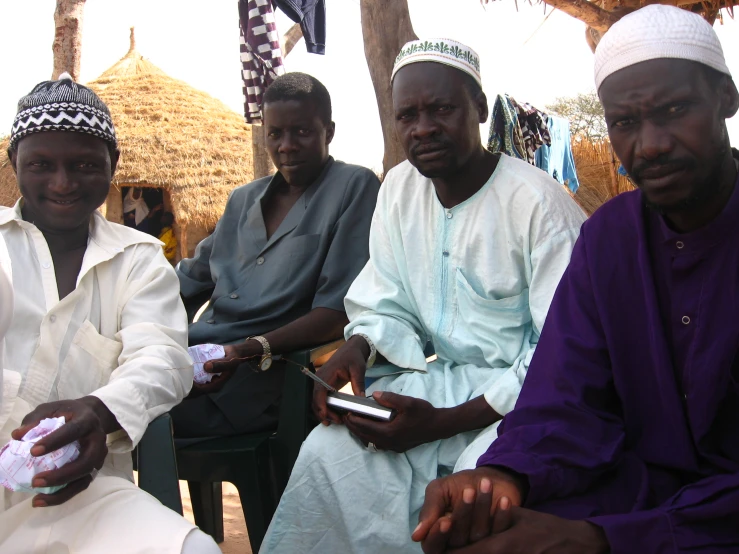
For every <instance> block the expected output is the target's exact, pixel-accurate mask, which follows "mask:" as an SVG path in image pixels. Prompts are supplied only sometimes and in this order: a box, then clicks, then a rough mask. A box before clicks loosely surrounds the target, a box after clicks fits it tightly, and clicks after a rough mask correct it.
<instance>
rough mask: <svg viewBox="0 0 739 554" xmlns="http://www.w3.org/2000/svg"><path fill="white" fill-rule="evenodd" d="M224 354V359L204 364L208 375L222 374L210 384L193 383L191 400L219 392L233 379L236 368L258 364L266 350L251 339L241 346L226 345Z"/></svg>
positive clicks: (214, 377)
mask: <svg viewBox="0 0 739 554" xmlns="http://www.w3.org/2000/svg"><path fill="white" fill-rule="evenodd" d="M223 352H224V354H223V358H216V359H214V360H208V361H207V362H205V363H204V364H203V369H204V370H205V371H206V372H207V373H220V375H214V376H213V378H212V379H211V380H210V381H209V382H208V383H193V384H192V390H191V391H190V394H189V395H188V397H189V398H195V397H198V396H201V395H203V394H210V393H212V392H218V391H219V390H221V389H222V388H223V385H225V384H226V382H227V381H228V380H229V379H230V378H231V377H233V375H234V373H236V368H238V367H239V366H240V365H241V364H243V363H245V362H246V361H248V360H251V359H255V360H256V361H257V362H258V361H259V360H258V359H257V358H260V357H261V356H262V354H263V353H264V349H263V348H262V345H261V343H260V342H259V341H256V340H254V339H251V340H246V341H244V342H242V343H239V344H226V345H224V346H223Z"/></svg>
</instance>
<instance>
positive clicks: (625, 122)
mask: <svg viewBox="0 0 739 554" xmlns="http://www.w3.org/2000/svg"><path fill="white" fill-rule="evenodd" d="M632 123H634V120H633V119H628V118H624V119H617V120H616V121H614V122H613V123H612V124H611V127H614V128H617V129H623V128H625V127H628V126H629V125H631V124H632Z"/></svg>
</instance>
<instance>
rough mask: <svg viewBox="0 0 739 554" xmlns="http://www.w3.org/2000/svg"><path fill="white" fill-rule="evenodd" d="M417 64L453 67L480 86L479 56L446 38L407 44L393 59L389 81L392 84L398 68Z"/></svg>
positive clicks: (468, 48) (470, 49) (413, 41)
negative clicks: (431, 63)
mask: <svg viewBox="0 0 739 554" xmlns="http://www.w3.org/2000/svg"><path fill="white" fill-rule="evenodd" d="M418 62H434V63H441V64H444V65H448V66H451V67H454V68H456V69H459V70H460V71H464V72H465V73H467V74H468V75H470V76H471V77H472V78H473V79H474V80H475V81H477V84H478V85H480V86H482V80H481V79H480V56H478V55H477V52H475V51H474V50H473V49H472V48H470V47H469V46H465V45H464V44H462V43H461V42H457V41H455V40H449V39H446V38H430V39H427V40H412V41H411V42H407V43H406V44H405V46H403V48H401V49H400V54H398V57H397V58H395V65H394V66H393V73H392V75H391V76H390V81H391V82H392V80H393V79H394V78H395V74H396V73H397V72H398V70H399V69H400V68H402V67H405V66H406V65H409V64H412V63H418Z"/></svg>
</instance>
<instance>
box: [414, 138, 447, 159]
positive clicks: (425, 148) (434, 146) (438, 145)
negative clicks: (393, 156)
mask: <svg viewBox="0 0 739 554" xmlns="http://www.w3.org/2000/svg"><path fill="white" fill-rule="evenodd" d="M450 147H451V144H450V143H449V142H448V141H442V140H434V141H430V142H422V143H420V144H417V145H415V146H414V147H413V148H411V154H413V155H414V156H418V155H420V154H426V153H427V152H434V151H435V150H444V149H448V148H450Z"/></svg>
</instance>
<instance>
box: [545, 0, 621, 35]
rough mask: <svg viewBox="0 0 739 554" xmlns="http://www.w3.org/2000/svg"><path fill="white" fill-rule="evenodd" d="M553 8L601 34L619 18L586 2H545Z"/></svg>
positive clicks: (556, 0) (550, 0)
mask: <svg viewBox="0 0 739 554" xmlns="http://www.w3.org/2000/svg"><path fill="white" fill-rule="evenodd" d="M545 1H546V3H547V4H549V5H550V6H552V7H553V8H557V9H558V10H561V11H563V12H565V13H566V14H567V15H571V16H572V17H574V18H576V19H579V20H580V21H582V22H584V23H585V24H586V25H587V26H588V27H592V28H593V29H596V30H598V31H601V32H605V31H607V30H608V28H609V27H610V26H611V25H613V24H614V23H616V21H618V20H619V16H617V15H615V14H613V13H611V12H609V11H606V10H604V9H603V8H601V7H600V6H598V5H596V4H593V3H592V2H588V1H587V0H545Z"/></svg>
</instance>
